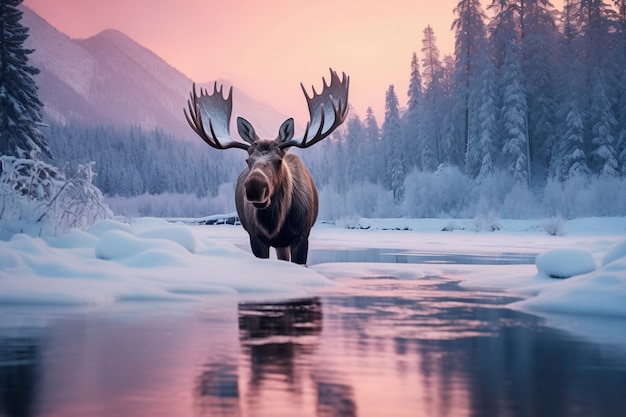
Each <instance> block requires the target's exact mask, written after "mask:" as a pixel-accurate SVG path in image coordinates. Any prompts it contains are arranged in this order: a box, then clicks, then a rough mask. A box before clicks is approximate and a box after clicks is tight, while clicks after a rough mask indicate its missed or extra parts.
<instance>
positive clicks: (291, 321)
mask: <svg viewBox="0 0 626 417" xmlns="http://www.w3.org/2000/svg"><path fill="white" fill-rule="evenodd" d="M322 323H323V314H322V303H321V301H320V299H319V298H317V297H314V298H307V299H300V300H292V301H288V302H282V303H242V304H240V305H239V338H240V343H241V347H242V356H244V357H247V358H248V362H249V364H250V368H249V369H250V380H249V381H248V386H249V393H248V397H249V398H248V401H250V402H251V403H252V404H254V403H256V402H258V401H261V398H262V397H263V396H264V394H266V395H265V396H266V397H267V396H269V395H271V394H272V392H274V394H275V393H276V392H277V390H279V389H284V390H286V391H290V392H302V391H303V390H304V388H303V386H304V385H309V384H310V385H312V386H313V387H314V388H313V389H314V390H315V391H316V395H315V398H316V402H317V404H316V411H317V413H316V414H317V416H339V415H341V416H347V417H350V416H354V415H356V405H355V402H354V399H353V398H352V389H351V387H349V386H347V385H343V384H340V383H337V382H336V381H334V380H332V381H331V380H328V376H329V375H326V374H325V373H323V372H322V373H319V372H316V370H315V369H314V367H313V364H314V362H315V361H314V358H315V355H316V353H317V350H318V346H319V343H320V335H321V333H322V330H323V329H322ZM281 385H284V386H282V387H281Z"/></svg>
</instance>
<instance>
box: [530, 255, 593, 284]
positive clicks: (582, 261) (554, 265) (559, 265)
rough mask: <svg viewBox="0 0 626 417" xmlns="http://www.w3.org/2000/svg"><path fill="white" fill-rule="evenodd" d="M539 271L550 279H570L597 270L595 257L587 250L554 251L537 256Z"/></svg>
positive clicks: (536, 263)
mask: <svg viewBox="0 0 626 417" xmlns="http://www.w3.org/2000/svg"><path fill="white" fill-rule="evenodd" d="M535 265H537V270H538V271H539V273H540V274H543V275H545V276H547V277H550V278H569V277H572V276H574V275H582V274H587V273H589V272H592V271H595V270H596V261H595V260H594V259H593V255H591V253H590V252H589V251H587V250H585V249H577V248H559V249H552V250H549V251H547V252H544V253H542V254H541V255H539V256H537V259H536V261H535Z"/></svg>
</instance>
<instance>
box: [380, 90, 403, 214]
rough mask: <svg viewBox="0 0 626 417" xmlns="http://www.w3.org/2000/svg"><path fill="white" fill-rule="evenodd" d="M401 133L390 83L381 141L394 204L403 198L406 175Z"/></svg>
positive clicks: (397, 109)
mask: <svg viewBox="0 0 626 417" xmlns="http://www.w3.org/2000/svg"><path fill="white" fill-rule="evenodd" d="M401 135H402V126H401V123H400V111H399V108H398V97H397V96H396V92H395V89H394V86H393V85H390V86H389V88H388V89H387V93H386V95H385V121H384V122H383V127H382V138H381V141H382V143H383V146H384V147H385V149H386V150H387V152H388V154H387V158H386V159H387V175H386V177H387V179H388V184H389V186H390V188H391V190H392V191H393V198H394V201H395V202H396V204H400V203H401V202H402V200H403V199H404V178H405V176H406V173H405V169H404V165H403V163H402V149H401V147H400V143H399V139H400V138H401Z"/></svg>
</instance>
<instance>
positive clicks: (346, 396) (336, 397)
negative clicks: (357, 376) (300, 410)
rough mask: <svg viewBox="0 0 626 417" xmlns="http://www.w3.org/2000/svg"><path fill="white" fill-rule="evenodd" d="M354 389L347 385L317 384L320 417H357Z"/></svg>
mask: <svg viewBox="0 0 626 417" xmlns="http://www.w3.org/2000/svg"><path fill="white" fill-rule="evenodd" d="M356 415H357V413H356V404H355V403H354V393H353V392H352V387H350V386H349V385H345V384H337V383H328V382H318V383H317V416H318V417H356Z"/></svg>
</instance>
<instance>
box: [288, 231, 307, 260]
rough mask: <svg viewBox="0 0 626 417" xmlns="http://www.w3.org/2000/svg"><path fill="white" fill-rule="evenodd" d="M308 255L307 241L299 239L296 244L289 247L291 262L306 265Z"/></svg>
mask: <svg viewBox="0 0 626 417" xmlns="http://www.w3.org/2000/svg"><path fill="white" fill-rule="evenodd" d="M308 254H309V239H308V238H304V237H303V238H301V239H300V240H298V241H297V242H296V243H294V244H292V245H291V262H294V263H297V264H300V265H306V260H307V257H308Z"/></svg>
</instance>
